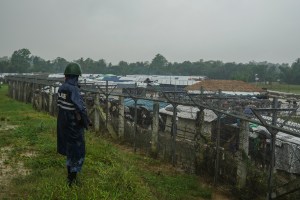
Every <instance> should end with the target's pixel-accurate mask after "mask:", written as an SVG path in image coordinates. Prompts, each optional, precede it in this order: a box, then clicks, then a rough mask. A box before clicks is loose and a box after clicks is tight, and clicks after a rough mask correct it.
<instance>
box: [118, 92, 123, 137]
mask: <svg viewBox="0 0 300 200" xmlns="http://www.w3.org/2000/svg"><path fill="white" fill-rule="evenodd" d="M124 112H125V107H124V97H122V96H119V125H118V135H119V137H120V138H121V139H124Z"/></svg>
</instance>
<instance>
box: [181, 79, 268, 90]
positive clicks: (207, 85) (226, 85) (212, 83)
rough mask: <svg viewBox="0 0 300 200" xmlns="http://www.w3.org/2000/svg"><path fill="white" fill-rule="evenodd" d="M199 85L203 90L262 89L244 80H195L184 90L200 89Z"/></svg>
mask: <svg viewBox="0 0 300 200" xmlns="http://www.w3.org/2000/svg"><path fill="white" fill-rule="evenodd" d="M201 87H203V89H204V90H205V91H218V90H219V89H220V90H222V91H233V92H263V91H264V90H263V89H261V88H259V87H256V86H255V85H252V84H249V83H246V82H244V81H237V80H203V81H200V82H197V83H195V84H193V85H189V86H187V87H186V88H185V89H186V90H189V91H191V90H198V91H200V89H201Z"/></svg>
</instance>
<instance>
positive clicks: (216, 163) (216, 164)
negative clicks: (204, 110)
mask: <svg viewBox="0 0 300 200" xmlns="http://www.w3.org/2000/svg"><path fill="white" fill-rule="evenodd" d="M221 95H222V91H221V90H219V97H220V99H219V108H220V107H221V106H220V105H221ZM217 115H218V122H217V123H218V124H217V137H216V160H215V177H214V185H217V183H218V176H219V166H220V131H221V113H217Z"/></svg>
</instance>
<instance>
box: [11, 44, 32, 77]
mask: <svg viewBox="0 0 300 200" xmlns="http://www.w3.org/2000/svg"><path fill="white" fill-rule="evenodd" d="M30 54H31V52H30V51H29V50H28V49H25V48H24V49H19V50H17V51H14V53H13V54H12V56H11V67H12V71H13V72H19V73H24V72H27V71H28V68H29V67H30V57H29V56H30Z"/></svg>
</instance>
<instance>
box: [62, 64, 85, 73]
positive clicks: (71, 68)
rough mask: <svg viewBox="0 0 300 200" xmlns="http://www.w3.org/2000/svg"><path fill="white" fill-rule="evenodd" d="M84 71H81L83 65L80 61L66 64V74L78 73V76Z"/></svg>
mask: <svg viewBox="0 0 300 200" xmlns="http://www.w3.org/2000/svg"><path fill="white" fill-rule="evenodd" d="M81 74H82V72H81V67H80V65H79V64H78V63H69V64H68V65H67V66H66V69H65V72H64V75H77V76H81Z"/></svg>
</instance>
